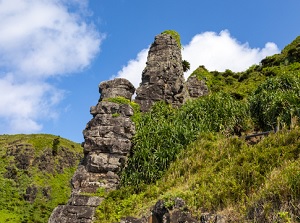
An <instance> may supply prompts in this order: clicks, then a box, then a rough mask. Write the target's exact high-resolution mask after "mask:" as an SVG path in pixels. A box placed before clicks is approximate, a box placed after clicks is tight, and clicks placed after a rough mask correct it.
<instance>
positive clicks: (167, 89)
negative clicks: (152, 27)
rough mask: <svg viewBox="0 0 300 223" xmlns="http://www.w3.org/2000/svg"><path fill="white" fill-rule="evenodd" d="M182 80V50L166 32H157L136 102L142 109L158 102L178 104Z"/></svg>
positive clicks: (183, 91) (182, 94)
mask: <svg viewBox="0 0 300 223" xmlns="http://www.w3.org/2000/svg"><path fill="white" fill-rule="evenodd" d="M184 82H185V80H184V76H183V67H182V56H181V49H180V47H179V46H178V44H177V42H176V40H175V39H174V38H173V37H172V36H171V35H169V34H159V35H157V36H156V37H155V41H154V43H152V45H151V47H150V50H149V53H148V58H147V63H146V68H145V69H144V71H143V73H142V83H141V84H140V86H139V88H137V90H136V98H135V101H136V102H137V103H138V104H140V106H141V111H142V112H145V111H148V110H149V109H150V107H151V106H152V105H153V104H154V103H155V102H157V101H165V102H166V103H168V104H172V105H174V106H175V107H177V106H180V105H181V104H182V103H183V102H184V98H185V90H184Z"/></svg>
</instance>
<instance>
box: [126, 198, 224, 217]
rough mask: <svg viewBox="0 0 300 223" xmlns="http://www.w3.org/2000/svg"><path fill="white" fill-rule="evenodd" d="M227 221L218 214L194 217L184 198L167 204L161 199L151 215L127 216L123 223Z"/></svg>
mask: <svg viewBox="0 0 300 223" xmlns="http://www.w3.org/2000/svg"><path fill="white" fill-rule="evenodd" d="M182 222H185V223H225V222H226V221H225V218H224V217H223V216H221V215H217V214H209V213H204V214H202V215H201V217H200V219H199V220H198V219H197V218H195V217H193V216H192V215H191V214H190V212H189V211H188V209H187V208H186V205H185V202H184V200H182V199H181V198H175V199H174V205H172V206H168V207H167V206H166V204H165V202H164V201H163V200H159V201H158V202H157V203H156V204H155V205H154V206H153V207H152V208H151V213H150V215H149V216H144V217H142V218H133V217H126V218H123V219H121V223H182Z"/></svg>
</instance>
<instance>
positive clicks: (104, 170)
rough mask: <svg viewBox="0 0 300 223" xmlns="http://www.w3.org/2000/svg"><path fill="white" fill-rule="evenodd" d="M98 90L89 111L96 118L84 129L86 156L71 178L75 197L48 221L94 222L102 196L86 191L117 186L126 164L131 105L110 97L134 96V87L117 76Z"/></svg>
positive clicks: (65, 222) (105, 189)
mask: <svg viewBox="0 0 300 223" xmlns="http://www.w3.org/2000/svg"><path fill="white" fill-rule="evenodd" d="M99 91H100V93H101V97H100V100H99V102H98V104H97V105H96V106H92V107H91V110H90V113H91V114H92V115H93V118H92V120H91V121H90V122H88V124H87V126H86V128H85V130H84V131H83V135H84V139H85V141H84V143H83V148H84V158H83V160H82V162H81V164H80V165H79V167H78V169H77V171H76V172H75V174H74V176H73V178H72V181H71V183H72V187H73V190H72V196H71V198H70V199H69V201H68V203H67V204H66V205H61V206H58V207H57V208H56V209H55V210H54V211H53V213H52V214H51V216H50V219H49V223H69V222H70V223H71V222H72V223H90V222H93V219H94V214H95V209H96V207H97V206H98V205H100V203H101V202H102V200H103V198H102V197H97V196H88V195H87V194H89V193H90V194H91V195H92V194H93V193H95V192H97V190H99V188H102V190H104V191H110V190H114V189H116V188H117V186H118V183H119V176H118V173H119V172H120V171H121V170H122V168H123V167H124V166H125V164H126V161H127V155H128V154H129V152H130V149H131V138H132V137H133V135H134V133H135V127H134V124H133V122H132V121H131V119H130V117H131V116H132V115H133V109H132V108H131V106H130V105H128V104H119V103H115V102H111V101H110V100H109V98H115V97H124V98H126V99H131V97H132V95H133V93H134V87H133V85H132V84H131V83H130V82H129V81H127V80H126V79H121V78H117V79H114V80H111V81H106V82H102V83H100V85H99Z"/></svg>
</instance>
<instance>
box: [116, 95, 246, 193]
mask: <svg viewBox="0 0 300 223" xmlns="http://www.w3.org/2000/svg"><path fill="white" fill-rule="evenodd" d="M248 119H249V114H248V108H247V104H246V103H244V102H242V101H237V100H235V99H234V98H232V97H231V96H230V95H228V94H225V93H216V94H212V95H210V96H206V97H202V98H199V99H197V100H194V101H190V102H188V103H186V104H185V105H183V106H182V107H181V108H180V109H174V108H172V107H171V106H170V105H166V104H165V103H163V102H159V103H157V104H155V105H154V106H153V107H152V109H151V111H150V112H148V113H146V114H144V115H143V116H142V117H141V119H140V121H139V122H138V124H137V126H136V128H137V133H136V135H135V136H134V140H133V143H134V148H133V151H132V156H131V157H130V158H129V161H128V166H127V168H126V169H125V170H124V171H123V172H122V176H121V180H122V181H121V182H122V184H123V185H133V186H136V187H140V186H141V184H143V183H144V184H148V183H152V182H155V181H156V180H157V179H159V178H160V177H161V176H162V175H163V173H164V172H165V170H166V169H167V168H168V167H169V165H170V163H171V162H172V161H174V160H175V158H176V156H177V154H178V153H179V152H180V151H181V150H182V149H184V148H185V147H186V146H187V145H188V144H189V143H191V142H192V141H194V140H195V139H196V138H197V137H198V135H199V134H200V133H201V132H210V131H213V132H222V133H225V134H232V133H234V131H235V130H238V129H239V130H240V129H244V128H246V126H247V121H248Z"/></svg>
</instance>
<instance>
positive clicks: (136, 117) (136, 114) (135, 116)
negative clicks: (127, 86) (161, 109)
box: [104, 96, 141, 123]
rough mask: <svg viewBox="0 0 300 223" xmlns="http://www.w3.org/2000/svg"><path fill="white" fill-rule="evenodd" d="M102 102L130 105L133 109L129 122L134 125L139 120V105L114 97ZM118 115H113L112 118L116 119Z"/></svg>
mask: <svg viewBox="0 0 300 223" xmlns="http://www.w3.org/2000/svg"><path fill="white" fill-rule="evenodd" d="M104 101H108V102H113V103H117V104H125V105H130V106H131V107H132V108H133V112H134V114H133V116H131V120H132V121H133V122H135V123H138V122H139V120H140V118H141V113H140V105H139V104H137V103H135V102H133V101H130V100H129V99H126V98H124V97H120V96H118V97H114V98H105V99H104ZM118 116H119V114H113V117H118Z"/></svg>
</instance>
